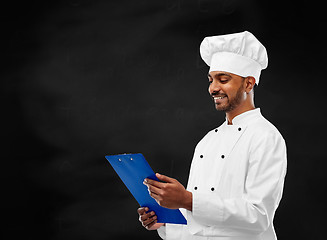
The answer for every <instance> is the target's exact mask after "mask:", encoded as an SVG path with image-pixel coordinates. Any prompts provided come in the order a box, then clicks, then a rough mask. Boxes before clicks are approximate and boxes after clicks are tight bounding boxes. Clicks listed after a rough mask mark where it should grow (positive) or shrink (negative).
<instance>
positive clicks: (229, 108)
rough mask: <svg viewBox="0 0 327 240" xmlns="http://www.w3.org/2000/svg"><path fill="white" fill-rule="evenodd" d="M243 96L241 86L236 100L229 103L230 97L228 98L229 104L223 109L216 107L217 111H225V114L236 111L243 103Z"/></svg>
mask: <svg viewBox="0 0 327 240" xmlns="http://www.w3.org/2000/svg"><path fill="white" fill-rule="evenodd" d="M242 95H243V86H240V88H239V89H238V90H237V93H236V96H235V98H233V99H231V100H230V101H229V97H228V96H226V97H227V99H228V104H227V105H226V106H222V107H219V106H218V107H216V109H217V110H218V111H224V112H230V111H232V110H234V109H235V108H236V107H238V106H239V105H240V103H241V101H242Z"/></svg>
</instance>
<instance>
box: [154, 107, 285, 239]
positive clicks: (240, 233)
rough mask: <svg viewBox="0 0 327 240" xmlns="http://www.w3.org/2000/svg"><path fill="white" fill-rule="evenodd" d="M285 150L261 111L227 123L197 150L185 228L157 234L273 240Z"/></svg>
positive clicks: (169, 226)
mask: <svg viewBox="0 0 327 240" xmlns="http://www.w3.org/2000/svg"><path fill="white" fill-rule="evenodd" d="M286 164H287V162H286V145H285V141H284V139H283V137H282V136H281V134H280V133H279V131H278V130H277V129H276V128H275V126H274V125H272V124H271V123H270V122H269V121H268V120H266V119H265V118H264V117H263V116H262V115H261V112H260V109H259V108H257V109H254V110H250V111H247V112H244V113H242V114H240V115H238V116H236V117H235V118H234V119H233V120H232V125H228V121H227V120H226V121H225V122H224V123H223V124H222V125H221V126H220V127H218V128H216V129H213V130H212V131H210V132H209V133H208V134H207V135H205V137H204V138H203V139H202V140H201V141H200V142H199V143H198V144H197V146H196V148H195V151H194V156H193V160H192V164H191V169H190V174H189V179H188V185H187V190H188V191H190V192H192V195H193V203H192V208H193V209H192V211H187V210H185V209H181V211H182V213H183V214H184V216H185V217H186V219H187V225H177V224H166V226H163V227H161V228H159V229H158V233H159V236H160V237H161V238H162V239H168V240H174V239H176V240H181V239H183V240H191V239H199V240H200V239H217V240H218V239H219V240H275V239H277V238H276V234H275V231H274V227H273V218H274V214H275V211H276V209H277V207H278V204H279V202H280V199H281V197H282V192H283V185H284V178H285V174H286Z"/></svg>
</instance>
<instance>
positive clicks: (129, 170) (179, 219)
mask: <svg viewBox="0 0 327 240" xmlns="http://www.w3.org/2000/svg"><path fill="white" fill-rule="evenodd" d="M105 157H106V159H107V160H108V161H109V163H110V164H111V166H112V167H113V169H114V170H115V171H116V173H117V174H118V176H119V177H120V178H121V180H122V181H123V182H124V184H125V185H126V187H127V188H128V190H129V191H130V192H131V193H132V194H133V196H134V198H135V199H136V201H137V202H138V203H139V204H140V206H141V207H148V208H149V211H154V212H155V213H156V215H157V217H158V223H174V224H187V222H186V219H185V218H184V216H183V214H182V213H181V212H180V211H179V210H178V209H168V208H164V207H161V206H160V205H159V204H158V203H157V202H156V201H155V200H154V199H153V198H152V197H151V196H150V194H149V192H148V188H147V187H146V186H145V185H144V184H143V181H144V179H145V178H149V179H153V180H157V181H160V180H159V179H158V178H157V177H156V175H155V173H154V172H153V170H152V169H151V167H150V165H149V164H148V162H147V161H146V160H145V158H144V156H143V155H142V154H141V153H136V154H120V155H109V156H105Z"/></svg>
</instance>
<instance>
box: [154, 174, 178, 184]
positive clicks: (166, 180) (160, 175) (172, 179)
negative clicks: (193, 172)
mask: <svg viewBox="0 0 327 240" xmlns="http://www.w3.org/2000/svg"><path fill="white" fill-rule="evenodd" d="M156 176H157V178H158V179H159V180H161V181H164V182H167V183H173V182H176V179H174V178H170V177H167V176H165V175H162V174H159V173H156Z"/></svg>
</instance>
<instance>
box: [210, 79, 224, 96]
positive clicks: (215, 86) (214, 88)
mask: <svg viewBox="0 0 327 240" xmlns="http://www.w3.org/2000/svg"><path fill="white" fill-rule="evenodd" d="M220 90H221V86H220V83H219V82H218V81H212V83H211V84H210V85H209V89H208V91H209V94H210V95H211V96H212V95H216V94H218V93H219V91H220Z"/></svg>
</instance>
